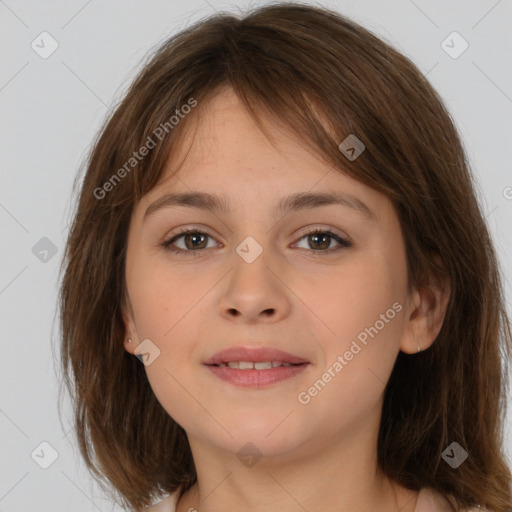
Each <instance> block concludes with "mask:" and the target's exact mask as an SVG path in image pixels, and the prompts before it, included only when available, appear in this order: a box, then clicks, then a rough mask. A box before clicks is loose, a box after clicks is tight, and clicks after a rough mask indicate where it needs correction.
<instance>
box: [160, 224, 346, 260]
mask: <svg viewBox="0 0 512 512" xmlns="http://www.w3.org/2000/svg"><path fill="white" fill-rule="evenodd" d="M188 234H200V235H206V236H208V237H210V238H213V237H212V236H210V235H209V234H208V233H206V232H204V231H201V230H199V229H184V230H183V231H180V232H179V233H177V234H176V235H174V236H173V237H172V238H170V239H168V240H165V241H164V242H163V243H162V247H163V248H164V249H166V250H168V251H171V252H174V253H176V254H187V255H188V256H193V255H196V254H197V253H198V252H201V251H204V250H205V249H188V250H184V249H175V248H172V245H171V244H172V243H173V242H175V241H176V240H178V239H179V238H181V237H183V236H184V235H188ZM319 234H326V235H328V236H329V237H330V238H332V239H334V240H336V241H337V242H338V243H339V244H340V246H341V247H338V248H337V249H334V250H333V249H320V250H315V249H304V250H306V251H308V252H309V253H311V254H314V255H315V256H316V255H321V254H326V253H327V254H332V253H333V252H338V251H340V250H342V249H346V248H348V247H351V246H352V242H349V241H348V240H346V239H345V238H342V237H340V236H339V235H337V234H336V233H333V232H332V231H329V230H325V229H320V228H315V229H313V230H311V231H308V232H307V233H305V234H304V235H302V236H301V237H300V238H299V240H298V241H300V240H302V239H303V238H306V237H308V236H311V235H319Z"/></svg>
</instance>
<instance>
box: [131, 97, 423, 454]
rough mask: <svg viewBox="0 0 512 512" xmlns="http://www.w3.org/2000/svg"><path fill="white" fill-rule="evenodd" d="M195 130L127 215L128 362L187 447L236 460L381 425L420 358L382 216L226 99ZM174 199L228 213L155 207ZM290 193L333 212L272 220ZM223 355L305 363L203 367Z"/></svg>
mask: <svg viewBox="0 0 512 512" xmlns="http://www.w3.org/2000/svg"><path fill="white" fill-rule="evenodd" d="M268 123H269V126H272V124H271V123H272V120H270V119H269V120H268ZM197 128H198V129H197V131H196V132H195V134H194V138H193V139H191V141H192V142H191V144H190V145H189V146H187V149H188V147H190V149H189V151H188V154H186V157H185V158H184V159H183V164H182V165H181V166H180V167H179V170H178V172H175V167H174V165H175V162H176V161H179V162H180V163H181V162H182V157H183V155H182V154H178V155H174V156H173V158H175V160H174V159H171V160H170V161H169V162H168V166H167V169H166V174H165V176H164V179H163V180H162V181H161V182H160V183H159V184H158V185H157V186H156V187H155V188H154V189H153V190H151V191H150V192H149V193H148V194H147V195H146V196H144V197H143V198H142V199H141V201H140V202H139V203H138V204H137V205H136V207H135V209H134V212H133V215H132V219H131V224H130V229H129V236H128V247H127V256H126V283H127V290H128V294H129V300H130V303H131V308H130V310H129V311H126V339H128V338H132V340H134V341H132V343H128V341H126V342H125V348H126V350H128V351H130V352H131V353H133V352H134V348H135V347H136V346H137V345H138V344H139V343H141V342H143V340H149V341H144V343H145V350H144V351H145V352H149V353H150V355H149V356H148V359H147V361H148V362H150V364H148V365H146V366H145V370H146V373H147V377H148V379H149V382H150V384H151V387H152V389H153V391H154V393H155V395H156V397H157V398H158V400H159V401H160V403H161V404H162V406H163V407H164V409H165V410H166V411H167V412H168V413H169V415H170V416H172V418H174V420H175V421H176V422H178V423H179V424H180V425H181V426H182V427H183V428H184V429H185V431H186V432H187V435H188V436H189V440H190V442H191V445H192V444H193V443H194V442H195V443H203V444H205V445H206V444H208V445H209V446H214V447H216V448H218V449H219V450H222V451H223V452H228V453H231V454H234V453H237V452H238V451H239V450H240V449H241V447H243V446H244V445H245V444H246V443H247V442H251V443H253V444H254V445H255V446H256V447H257V449H258V450H259V451H260V452H261V453H263V454H265V455H274V456H283V457H286V456H288V455H289V454H292V453H293V454H298V453H304V454H305V453H308V452H311V453H314V452H315V450H318V448H319V445H320V444H329V443H332V442H333V440H334V439H335V438H337V439H345V438H347V439H348V438H349V437H352V438H354V436H355V433H356V432H358V431H360V429H364V428H367V427H368V426H370V425H371V426H373V427H375V426H378V423H379V415H380V408H381V404H382V397H383V391H384V387H385V384H386V382H387V380H388V378H389V376H390V373H391V370H392V367H393V364H394V362H395V360H396V357H397V355H398V352H399V350H403V351H406V352H416V346H417V345H416V343H415V341H414V339H413V336H412V326H411V323H412V322H411V320H410V318H409V316H412V315H411V311H412V309H411V308H412V306H411V304H410V302H409V300H408V293H407V280H406V257H405V246H404V241H403V238H402V233H401V229H400V224H399V221H398V218H397V216H396V213H395V210H394V208H393V206H392V204H391V202H390V201H389V200H388V199H387V198H386V197H385V196H384V195H382V194H380V193H378V192H376V191H375V190H373V189H371V188H368V187H367V186H365V185H363V184H361V183H360V182H358V181H355V180H354V179H352V178H350V177H348V176H347V175H346V174H344V173H342V172H340V171H339V170H336V169H334V168H332V167H330V166H329V165H327V164H326V163H325V162H322V161H321V160H319V159H318V157H315V156H314V155H313V154H311V153H310V152H308V151H307V150H305V149H304V148H303V145H302V144H301V143H300V141H298V140H296V139H294V138H293V137H292V136H291V135H289V134H286V133H285V132H283V131H281V132H280V131H277V130H275V131H273V135H274V137H275V140H276V143H275V144H274V145H273V144H271V143H270V142H269V141H268V140H267V139H266V138H265V136H264V135H263V133H262V132H261V131H260V130H259V129H258V128H257V127H256V125H255V124H254V122H253V120H252V119H251V117H250V116H249V114H248V113H247V112H246V111H245V110H244V108H243V107H242V105H241V103H240V102H239V100H238V98H237V97H236V96H235V95H234V93H233V92H232V91H231V90H230V89H224V90H223V91H222V92H221V93H220V94H219V95H217V96H215V97H214V99H213V101H212V102H211V103H209V104H208V106H207V108H206V110H205V111H204V113H203V116H202V117H201V120H200V122H199V124H198V126H197ZM273 130H274V129H273ZM171 193H173V194H176V193H187V194H188V193H192V194H193V195H195V197H196V198H197V197H198V194H201V193H208V194H211V195H214V196H217V197H223V198H225V202H226V204H227V205H229V207H230V208H229V209H226V210H225V211H224V210H222V209H203V208H199V207H196V206H191V205H183V204H176V203H172V202H170V201H167V202H165V201H163V202H162V201H160V200H161V198H163V197H164V196H166V195H168V194H171ZM298 193H312V194H320V193H337V194H339V195H340V196H342V197H344V198H345V200H344V202H343V204H341V203H333V204H329V203H326V204H322V205H318V204H317V205H314V206H312V207H304V205H302V207H300V208H296V209H291V210H288V211H284V210H279V209H277V205H278V203H279V202H280V201H282V200H283V198H286V197H288V196H291V195H294V194H298ZM159 201H160V203H159V205H158V203H156V202H159ZM152 205H153V206H152ZM363 205H364V206H363ZM299 206H300V205H299ZM148 208H149V211H148V212H147V210H148ZM146 212H147V213H146ZM368 212H372V215H370V214H369V213H368ZM184 229H191V230H195V231H196V233H195V234H194V233H192V234H188V235H187V234H185V235H183V234H180V231H183V230H184ZM315 230H316V231H318V232H317V233H316V234H315V233H313V234H312V232H314V231H315ZM169 241H171V242H170V243H168V244H167V246H165V244H166V242H169ZM175 251H177V252H175ZM232 347H235V348H236V347H245V348H247V349H251V348H262V347H263V348H268V349H275V350H281V351H284V352H286V353H288V354H291V355H293V356H296V357H297V358H300V360H302V361H305V363H303V364H301V365H299V366H285V367H275V368H271V369H262V370H258V369H247V370H245V369H236V368H231V367H229V366H228V367H227V368H226V367H224V368H223V367H222V366H218V367H215V369H212V368H211V367H209V366H208V365H206V364H205V363H206V362H207V361H208V360H209V359H211V358H212V357H213V356H215V355H216V354H218V353H219V352H220V351H223V350H225V349H228V348H232ZM423 348H426V347H425V340H423ZM259 356H260V362H265V361H268V362H271V361H270V359H276V360H279V359H280V356H277V355H276V354H272V353H270V354H263V355H261V354H260V355H259ZM231 358H232V359H234V360H238V361H245V360H247V359H249V356H247V357H246V356H245V355H240V354H238V355H237V354H234V355H232V356H231ZM282 358H283V359H285V357H284V356H282ZM221 359H222V358H221ZM228 359H229V358H228ZM256 360H258V359H256ZM218 362H219V361H218ZM224 362H226V361H224ZM249 362H250V361H249ZM219 364H220V362H219ZM231 366H233V365H231ZM260 366H261V367H262V368H264V367H265V365H260ZM267 366H268V365H267ZM242 372H248V373H247V374H246V376H245V377H244V375H242ZM257 372H262V373H261V374H259V375H257ZM226 379H227V380H226ZM279 379H281V380H279ZM258 383H259V385H258ZM368 428H369V427H368Z"/></svg>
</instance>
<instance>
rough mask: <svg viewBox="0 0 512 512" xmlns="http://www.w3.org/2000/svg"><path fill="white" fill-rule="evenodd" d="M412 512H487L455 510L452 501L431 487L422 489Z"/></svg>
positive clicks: (483, 511) (474, 508)
mask: <svg viewBox="0 0 512 512" xmlns="http://www.w3.org/2000/svg"><path fill="white" fill-rule="evenodd" d="M414 512H487V509H485V508H483V507H473V508H467V509H457V507H456V505H455V503H454V501H453V499H451V498H449V497H447V496H445V495H444V494H442V493H440V492H439V491H436V490H435V489H433V488H432V487H423V488H422V489H421V490H420V493H419V495H418V501H417V503H416V508H415V510H414Z"/></svg>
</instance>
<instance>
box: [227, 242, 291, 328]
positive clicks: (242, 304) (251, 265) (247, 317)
mask: <svg viewBox="0 0 512 512" xmlns="http://www.w3.org/2000/svg"><path fill="white" fill-rule="evenodd" d="M279 274H282V272H279V268H277V267H276V266H275V265H269V264H268V262H267V258H265V252H263V253H262V254H260V256H259V257H258V258H256V259H255V260H254V261H252V262H248V261H246V260H245V259H244V258H242V257H241V256H239V254H237V253H235V254H234V257H233V268H232V270H231V272H229V274H228V276H227V278H226V282H225V284H224V289H223V293H222V296H221V298H220V300H219V312H220V314H221V315H222V316H223V317H224V318H226V319H227V320H230V321H233V320H237V321H238V322H243V323H251V324H254V323H261V322H264V323H271V322H277V321H279V320H282V319H283V318H285V317H286V316H288V315H289V314H290V309H291V303H290V296H289V294H290V293H291V292H290V291H289V288H288V287H287V286H286V283H285V281H284V280H283V277H282V275H279Z"/></svg>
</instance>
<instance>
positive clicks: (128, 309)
mask: <svg viewBox="0 0 512 512" xmlns="http://www.w3.org/2000/svg"><path fill="white" fill-rule="evenodd" d="M121 310H122V313H121V314H122V316H123V323H124V340H123V346H124V348H125V350H127V351H128V352H129V353H130V354H132V355H134V351H135V348H136V347H137V345H138V344H139V339H138V337H137V329H136V327H135V320H134V317H135V315H134V313H133V307H132V303H131V301H130V299H129V298H127V299H125V300H124V302H123V305H122V308H121Z"/></svg>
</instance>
